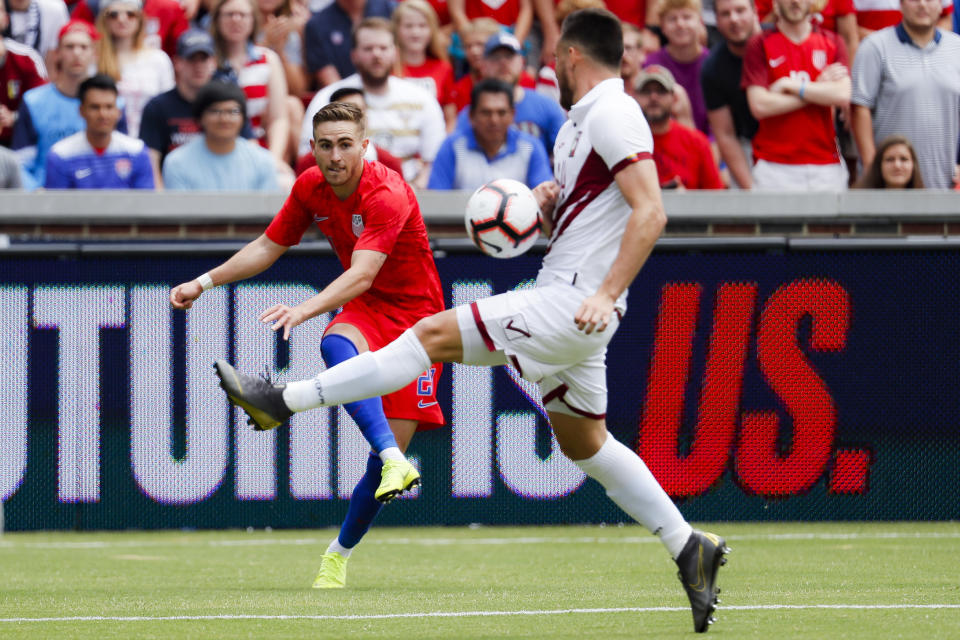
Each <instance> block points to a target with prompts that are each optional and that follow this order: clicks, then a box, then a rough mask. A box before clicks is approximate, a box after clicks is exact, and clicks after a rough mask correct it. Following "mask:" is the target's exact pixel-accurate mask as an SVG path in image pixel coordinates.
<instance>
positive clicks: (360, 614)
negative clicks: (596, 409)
mask: <svg viewBox="0 0 960 640" xmlns="http://www.w3.org/2000/svg"><path fill="white" fill-rule="evenodd" d="M705 528H707V529H708V530H712V531H716V532H717V533H720V534H722V535H724V536H726V538H727V540H728V543H729V545H730V546H731V547H732V549H733V552H732V553H731V555H730V562H729V563H728V564H727V566H726V567H724V568H723V570H722V571H721V573H720V585H721V587H722V589H723V593H722V594H721V599H722V601H723V602H722V604H721V608H720V611H719V613H718V615H719V618H720V621H719V622H718V623H717V624H716V625H714V626H713V627H712V628H711V630H710V633H709V635H708V636H707V637H725V638H738V639H739V638H870V639H875V638H923V639H926V638H960V579H958V578H960V576H958V574H960V523H869V524H865V523H829V524H807V523H776V524H728V523H724V524H714V525H709V526H708V527H705ZM334 533H335V532H334V530H332V529H330V530H322V531H316V530H312V531H311V530H294V531H273V532H265V531H256V532H252V533H248V532H244V531H216V532H213V531H210V532H180V531H171V532H134V533H128V532H124V533H108V532H102V533H89V534H88V533H84V534H73V533H56V534H52V533H36V534H34V533H30V534H9V533H8V534H6V535H3V536H0V638H4V639H6V638H31V639H33V638H97V639H104V638H164V639H165V640H166V639H170V638H371V639H377V640H383V639H387V638H409V639H410V640H414V639H419V638H456V639H460V638H571V639H574V638H576V639H578V640H579V639H581V638H681V637H691V636H692V635H693V630H692V629H693V627H692V622H691V615H690V612H689V610H688V609H687V605H686V598H685V596H684V595H683V591H682V589H681V587H680V584H679V582H678V581H677V579H676V575H675V569H674V565H673V564H672V562H671V561H670V559H669V557H668V556H667V554H666V552H665V551H664V549H663V548H662V547H661V545H660V544H659V543H658V541H657V540H656V539H655V538H653V537H652V536H650V535H648V534H646V532H645V531H644V530H642V529H640V528H639V527H609V526H608V527H596V526H594V527H580V526H578V527H573V526H570V527H523V528H505V527H483V528H478V529H462V528H422V529H412V528H405V529H384V528H381V529H376V528H375V529H374V530H373V531H372V532H371V533H370V534H369V535H368V537H367V539H366V540H365V541H364V544H363V545H361V546H360V547H358V550H357V551H356V552H355V553H354V555H353V557H352V558H351V560H350V572H349V578H348V586H347V589H345V590H338V591H315V590H312V589H310V588H309V587H310V584H311V582H312V580H313V577H314V574H315V572H316V569H317V566H318V558H319V555H320V554H321V553H323V551H324V549H325V548H326V544H327V542H328V541H329V539H330V538H332V536H333V535H334Z"/></svg>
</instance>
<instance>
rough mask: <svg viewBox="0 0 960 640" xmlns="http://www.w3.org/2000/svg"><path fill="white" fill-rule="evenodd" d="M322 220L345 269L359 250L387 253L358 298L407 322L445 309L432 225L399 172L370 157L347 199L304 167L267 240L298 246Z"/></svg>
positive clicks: (390, 317)
mask: <svg viewBox="0 0 960 640" xmlns="http://www.w3.org/2000/svg"><path fill="white" fill-rule="evenodd" d="M311 224H316V225H317V227H318V228H319V229H320V231H322V232H323V234H324V235H325V236H326V237H327V239H328V240H329V241H330V244H331V245H332V246H333V249H334V251H336V253H337V257H338V258H340V264H342V265H343V268H344V269H348V268H349V267H350V259H351V256H352V255H353V252H354V251H357V250H359V249H366V250H370V251H379V252H381V253H385V254H387V259H386V261H385V262H384V264H383V266H382V267H381V269H380V272H379V273H378V274H377V277H376V278H374V280H373V284H372V285H371V286H370V288H369V289H368V290H367V291H366V292H364V293H363V294H361V295H360V296H358V298H357V300H360V301H363V302H364V303H366V304H367V305H368V306H369V307H371V308H373V309H382V310H383V311H384V314H385V316H386V317H385V318H384V320H387V321H390V320H393V321H401V322H405V323H406V324H405V326H411V325H413V323H414V322H416V321H417V320H418V319H420V318H422V317H424V316H428V315H431V314H433V313H436V312H438V311H442V310H443V292H442V289H441V287H440V276H439V275H438V274H437V268H436V265H434V263H433V253H432V252H431V250H430V245H429V243H428V242H427V228H426V226H425V225H424V223H423V217H422V216H421V215H420V206H419V204H417V199H416V197H415V196H414V194H413V190H412V189H411V188H410V187H409V185H407V183H406V182H404V180H403V178H402V177H401V176H400V175H399V174H398V173H397V172H396V171H392V170H390V169H387V168H386V167H385V166H383V165H382V164H380V163H378V162H366V161H365V162H364V166H363V175H362V176H361V177H360V183H359V184H358V185H357V189H356V191H354V192H353V194H351V195H350V197H349V198H347V199H346V200H342V201H341V200H340V198H338V197H337V195H336V194H335V193H334V192H333V189H332V188H331V187H330V186H329V185H328V184H327V181H326V180H325V179H324V177H323V174H322V173H321V172H320V169H319V168H317V167H312V168H311V169H309V170H307V171H305V172H304V173H303V174H301V176H300V177H299V178H297V181H296V182H295V183H294V185H293V189H292V190H291V191H290V195H289V196H288V197H287V201H286V202H285V203H284V204H283V207H282V208H281V209H280V212H279V213H278V214H277V215H276V217H275V218H274V219H273V222H271V223H270V226H269V227H267V230H266V235H267V237H268V238H270V239H271V240H273V241H274V242H276V243H277V244H281V245H284V246H287V247H290V246H293V245H295V244H298V243H299V242H300V240H301V238H303V234H304V232H305V231H306V230H307V229H308V228H309V227H310V225H311Z"/></svg>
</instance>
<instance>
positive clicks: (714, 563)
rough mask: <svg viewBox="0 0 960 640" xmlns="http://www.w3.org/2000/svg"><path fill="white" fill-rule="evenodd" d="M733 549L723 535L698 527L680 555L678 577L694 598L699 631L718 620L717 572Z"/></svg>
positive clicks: (693, 606)
mask: <svg viewBox="0 0 960 640" xmlns="http://www.w3.org/2000/svg"><path fill="white" fill-rule="evenodd" d="M729 552H730V548H729V547H727V543H726V542H724V540H723V538H721V537H719V536H715V535H714V534H712V533H705V532H703V531H696V530H694V532H693V533H692V534H691V535H690V538H689V539H688V540H687V544H686V546H684V547H683V551H681V552H680V555H679V556H678V557H677V566H678V567H680V571H678V572H677V577H678V578H680V582H681V583H682V584H683V588H684V590H685V591H686V592H687V597H688V598H690V608H691V609H692V610H693V629H694V631H696V632H697V633H704V632H705V631H707V630H708V629H709V628H710V625H711V624H713V623H714V622H716V621H717V619H716V618H715V617H714V616H713V612H714V611H716V610H717V604H719V602H720V600H719V599H718V598H717V594H718V593H720V589H719V588H718V587H717V572H718V571H720V567H721V566H723V565H725V564H727V559H726V558H724V557H723V556H724V555H725V554H727V553H729Z"/></svg>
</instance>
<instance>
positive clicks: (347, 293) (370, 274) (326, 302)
mask: <svg viewBox="0 0 960 640" xmlns="http://www.w3.org/2000/svg"><path fill="white" fill-rule="evenodd" d="M386 260H387V254H385V253H381V252H379V251H370V250H367V249H358V250H357V251H354V252H353V255H352V256H351V258H350V268H349V269H347V270H346V271H344V272H343V273H342V274H340V276H339V277H337V279H336V280H334V281H333V282H331V283H330V284H328V285H327V286H326V287H324V289H323V291H321V292H320V293H318V294H317V295H315V296H313V297H312V298H310V299H309V300H306V301H304V302H301V303H300V304H298V305H297V306H295V307H288V306H287V305H285V304H275V305H273V306H272V307H270V308H269V309H267V310H266V311H264V312H263V313H261V314H260V321H261V322H265V323H270V322H272V323H273V325H272V326H271V327H270V328H271V329H273V330H274V331H279V330H280V329H283V339H284V340H288V339H289V338H290V330H291V329H293V328H294V327H296V326H297V325H299V324H301V323H303V322H305V321H306V320H309V319H310V318H315V317H316V316H318V315H320V314H321V313H326V312H328V311H333V310H334V309H338V308H340V307H342V306H343V305H345V304H346V303H348V302H350V301H351V300H353V299H354V298H356V297H357V296H359V295H360V294H361V293H363V292H364V291H366V290H367V289H369V288H370V286H371V285H372V284H373V279H374V278H376V277H377V274H378V273H380V268H381V267H383V263H384V262H386Z"/></svg>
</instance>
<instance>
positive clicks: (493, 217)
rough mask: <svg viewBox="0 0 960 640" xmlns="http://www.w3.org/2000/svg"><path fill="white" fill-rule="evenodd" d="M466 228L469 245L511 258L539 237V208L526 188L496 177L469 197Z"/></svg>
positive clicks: (512, 181) (509, 180)
mask: <svg viewBox="0 0 960 640" xmlns="http://www.w3.org/2000/svg"><path fill="white" fill-rule="evenodd" d="M466 225H467V233H468V234H470V238H471V239H472V240H473V243H474V244H475V245H477V247H479V249H480V250H481V251H483V252H484V253H485V254H487V255H488V256H492V257H494V258H513V257H516V256H519V255H520V254H521V253H523V252H525V251H526V250H527V249H529V248H530V247H532V246H533V243H534V242H536V241H537V238H539V237H540V206H539V205H538V204H537V199H536V198H535V197H534V195H533V192H532V191H530V189H528V188H527V185H525V184H523V183H522V182H518V181H516V180H511V179H509V178H500V179H498V180H493V181H492V182H488V183H487V184H485V185H483V186H482V187H480V188H479V189H477V190H476V191H474V192H473V195H472V196H470V200H468V201H467V211H466Z"/></svg>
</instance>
